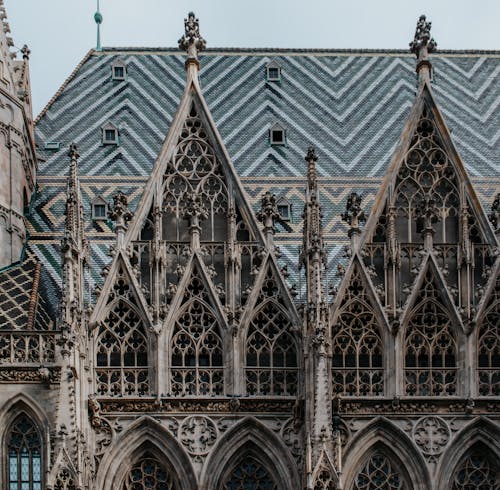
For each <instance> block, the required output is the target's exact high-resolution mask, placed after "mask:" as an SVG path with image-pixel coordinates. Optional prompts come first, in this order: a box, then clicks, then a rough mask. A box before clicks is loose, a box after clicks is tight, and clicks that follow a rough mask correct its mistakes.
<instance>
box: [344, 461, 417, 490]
mask: <svg viewBox="0 0 500 490" xmlns="http://www.w3.org/2000/svg"><path fill="white" fill-rule="evenodd" d="M405 483H406V482H405V481H404V479H403V477H402V475H401V473H400V471H399V470H398V469H397V468H396V466H395V465H394V463H393V462H392V461H391V460H390V458H388V457H387V456H386V455H385V454H384V453H382V452H380V451H377V452H375V453H373V454H372V455H371V457H370V459H368V461H367V462H366V463H365V465H364V466H363V467H362V468H361V470H360V471H359V472H358V474H357V475H356V477H355V479H354V485H353V487H352V488H353V490H380V489H384V490H403V489H407V488H410V487H408V486H407V485H406V484H405Z"/></svg>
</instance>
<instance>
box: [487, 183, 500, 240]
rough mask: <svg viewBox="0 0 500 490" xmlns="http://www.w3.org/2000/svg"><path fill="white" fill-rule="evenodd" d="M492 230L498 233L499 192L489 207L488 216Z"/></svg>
mask: <svg viewBox="0 0 500 490" xmlns="http://www.w3.org/2000/svg"><path fill="white" fill-rule="evenodd" d="M488 218H489V219H490V222H491V224H492V225H493V229H495V230H496V231H497V232H500V192H499V193H498V194H497V195H496V197H495V200H494V201H493V204H492V205H491V213H490V215H489V216H488Z"/></svg>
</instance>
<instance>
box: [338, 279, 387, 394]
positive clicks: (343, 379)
mask: <svg viewBox="0 0 500 490" xmlns="http://www.w3.org/2000/svg"><path fill="white" fill-rule="evenodd" d="M332 380H333V390H334V392H335V393H339V394H342V395H346V396H353V395H356V396H381V395H383V394H384V370H383V344H382V339H381V337H380V334H379V328H378V324H377V320H376V318H375V315H374V312H373V310H372V308H371V307H370V305H369V303H368V299H367V296H366V293H365V289H364V287H363V285H362V281H361V277H360V275H359V272H358V271H355V273H354V274H353V275H352V277H351V280H350V284H349V287H348V288H347V291H346V297H345V300H344V302H343V304H342V307H341V313H340V314H339V317H338V319H337V321H336V324H335V326H334V330H333V359H332Z"/></svg>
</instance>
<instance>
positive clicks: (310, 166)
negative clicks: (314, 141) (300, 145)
mask: <svg viewBox="0 0 500 490" xmlns="http://www.w3.org/2000/svg"><path fill="white" fill-rule="evenodd" d="M304 160H305V161H306V162H307V184H308V187H309V189H310V190H313V189H314V188H315V187H316V179H317V174H316V162H317V160H318V157H317V155H316V150H315V148H314V147H313V146H310V147H309V148H308V149H307V155H306V156H305V157H304Z"/></svg>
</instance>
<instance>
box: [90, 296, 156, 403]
mask: <svg viewBox="0 0 500 490" xmlns="http://www.w3.org/2000/svg"><path fill="white" fill-rule="evenodd" d="M96 352H97V355H96V376H97V393H98V394H99V395H101V396H124V395H125V396H140V395H145V394H147V393H148V390H149V383H148V348H147V341H146V333H145V330H144V325H143V322H142V320H141V318H140V317H139V315H138V313H137V312H136V310H135V308H133V307H132V306H131V305H130V304H129V303H128V302H126V301H124V300H122V299H119V300H118V301H116V302H115V303H114V304H113V305H112V307H111V309H110V311H109V313H108V316H107V317H106V319H105V321H104V322H103V324H102V325H101V327H100V329H99V335H98V337H97V345H96Z"/></svg>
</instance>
